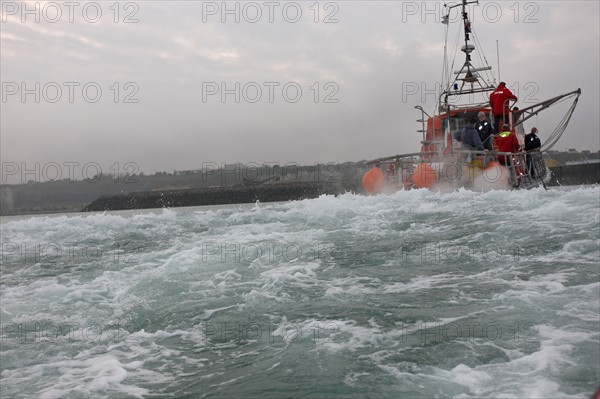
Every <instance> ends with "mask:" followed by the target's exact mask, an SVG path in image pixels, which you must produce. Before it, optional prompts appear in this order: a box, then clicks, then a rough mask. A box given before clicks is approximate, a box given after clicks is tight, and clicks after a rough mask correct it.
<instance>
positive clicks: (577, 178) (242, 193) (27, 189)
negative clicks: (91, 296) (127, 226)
mask: <svg viewBox="0 0 600 399" xmlns="http://www.w3.org/2000/svg"><path fill="white" fill-rule="evenodd" d="M545 158H546V162H547V164H548V166H549V167H550V170H551V171H552V175H553V177H552V180H551V181H550V182H549V185H550V186H553V185H556V186H558V185H580V184H599V183H600V152H594V153H592V152H589V151H583V152H577V151H574V150H570V151H567V152H549V153H548V154H546V155H545ZM226 168H227V169H226V170H210V171H202V170H193V171H174V172H173V173H167V172H158V173H155V174H154V175H144V174H140V175H136V176H128V177H127V178H118V177H117V178H115V176H110V175H107V176H96V177H95V178H94V179H93V182H86V181H68V180H64V181H56V182H28V183H26V184H5V185H0V215H2V216H12V215H27V214H31V215H35V214H51V213H65V212H81V211H98V210H116V209H142V208H144V209H145V208H155V207H178V206H195V205H217V204H230V203H248V202H255V201H257V200H258V201H260V202H270V201H286V200H299V199H305V198H314V197H318V196H319V195H322V194H329V195H337V194H341V193H344V192H357V193H360V192H362V186H361V179H362V175H363V173H364V172H365V171H366V168H367V163H366V161H360V162H346V163H340V164H317V165H310V166H294V167H287V168H286V167H283V166H282V167H280V166H278V165H262V166H254V167H252V168H250V167H248V166H246V165H242V164H232V165H227V166H226Z"/></svg>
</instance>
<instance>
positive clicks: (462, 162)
mask: <svg viewBox="0 0 600 399" xmlns="http://www.w3.org/2000/svg"><path fill="white" fill-rule="evenodd" d="M424 159H427V162H425V163H428V164H430V165H433V166H434V169H437V170H438V172H437V173H438V174H439V173H440V172H441V171H442V170H443V169H444V168H445V170H444V174H446V173H453V172H452V171H453V170H454V171H456V170H457V169H459V170H462V167H463V166H465V167H471V168H479V169H486V168H488V167H489V166H490V164H491V163H492V162H495V163H498V164H500V165H502V166H503V167H504V168H506V171H507V172H508V176H507V179H508V183H509V184H510V185H511V186H512V187H515V188H517V187H518V188H531V187H535V186H539V185H541V184H544V179H546V177H547V168H546V164H545V162H544V159H543V156H542V154H541V153H540V152H530V153H526V152H524V151H522V152H518V153H511V152H500V151H477V150H463V149H456V150H453V151H451V152H450V153H448V154H443V153H440V152H433V151H429V152H420V153H411V154H402V155H392V156H389V157H383V158H378V159H374V160H372V161H369V162H368V165H369V166H370V167H373V166H377V167H380V168H381V169H382V170H383V171H384V172H385V173H386V177H387V180H388V181H389V182H391V183H393V184H397V185H399V186H400V187H405V188H410V186H411V179H410V176H411V175H412V174H413V173H414V171H415V168H416V167H417V165H419V164H421V163H424ZM457 165H458V166H459V168H457V167H456V166H457ZM460 173H462V172H460Z"/></svg>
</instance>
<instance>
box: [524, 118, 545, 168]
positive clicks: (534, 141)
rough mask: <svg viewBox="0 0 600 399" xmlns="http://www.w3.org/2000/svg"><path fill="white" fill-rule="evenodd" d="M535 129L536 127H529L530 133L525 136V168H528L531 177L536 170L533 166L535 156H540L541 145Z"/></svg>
mask: <svg viewBox="0 0 600 399" xmlns="http://www.w3.org/2000/svg"><path fill="white" fill-rule="evenodd" d="M537 131H538V130H537V127H533V128H531V133H529V134H528V135H526V136H525V151H527V155H526V157H527V170H529V173H530V174H531V177H535V176H536V173H535V172H536V170H535V168H534V167H533V166H534V161H535V159H536V158H537V157H539V156H541V154H540V148H541V147H542V142H541V140H540V138H539V137H538V136H537V134H536V133H537Z"/></svg>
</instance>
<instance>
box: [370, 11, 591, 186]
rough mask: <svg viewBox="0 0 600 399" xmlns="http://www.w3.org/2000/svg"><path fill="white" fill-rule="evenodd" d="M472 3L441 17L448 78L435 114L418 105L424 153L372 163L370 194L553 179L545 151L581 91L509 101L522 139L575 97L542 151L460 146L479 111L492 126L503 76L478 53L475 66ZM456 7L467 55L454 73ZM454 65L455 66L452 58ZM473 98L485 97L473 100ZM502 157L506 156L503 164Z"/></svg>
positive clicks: (515, 129) (560, 131)
mask: <svg viewBox="0 0 600 399" xmlns="http://www.w3.org/2000/svg"><path fill="white" fill-rule="evenodd" d="M469 4H478V1H467V0H462V2H460V3H457V4H453V5H444V7H445V15H444V17H443V19H442V23H443V24H444V25H445V26H446V28H445V29H446V35H445V37H446V45H445V46H444V49H445V50H444V72H443V76H444V78H443V80H444V81H443V82H442V88H443V91H442V92H441V94H440V96H439V98H438V100H437V102H436V111H437V113H434V115H430V114H428V113H427V112H426V111H425V110H424V109H423V107H421V106H415V108H416V109H417V110H418V111H419V112H420V117H419V119H418V120H417V122H418V123H419V124H420V128H419V129H418V132H419V133H421V134H422V137H423V138H422V140H421V151H420V152H418V153H410V154H400V155H392V156H387V157H383V158H378V159H374V160H371V161H369V162H368V163H367V164H368V170H367V171H366V173H365V174H364V175H363V179H362V184H363V189H364V191H365V192H366V193H369V194H377V193H381V192H393V191H396V190H409V189H418V188H428V189H433V190H440V191H453V190H455V189H458V188H461V187H463V188H467V189H472V190H476V191H482V190H483V191H486V190H488V189H529V188H533V187H538V186H544V187H546V183H547V182H548V181H549V179H550V171H549V169H548V167H547V166H546V164H545V162H544V157H543V154H544V152H546V151H548V150H549V149H551V148H552V147H553V146H554V145H555V144H556V142H557V141H558V140H559V139H560V137H561V136H562V134H563V133H564V131H565V129H566V127H567V125H568V123H569V121H570V119H571V116H572V115H573V112H574V111H575V108H576V106H577V103H578V101H579V96H580V95H581V89H577V90H573V91H571V92H568V93H564V94H560V95H558V96H556V97H553V98H550V99H547V100H545V101H541V102H539V103H537V104H534V105H531V106H527V107H525V108H522V109H519V108H517V107H515V106H514V105H515V104H510V103H509V104H507V105H508V109H509V111H508V115H506V114H504V115H502V119H504V120H508V122H507V123H508V125H509V130H510V132H512V133H513V134H516V135H517V137H518V138H519V141H520V142H521V143H522V142H523V138H524V135H525V133H524V132H525V131H524V123H525V122H526V121H528V120H530V119H531V118H532V117H534V116H537V115H538V114H539V113H540V112H542V111H544V110H546V109H548V108H549V107H551V106H553V105H556V104H558V103H561V102H563V101H572V103H571V105H570V107H569V108H568V110H567V111H566V113H565V115H564V117H563V118H562V120H561V121H560V122H559V123H558V124H557V125H556V126H555V128H554V131H553V132H552V133H551V134H550V136H549V137H548V138H547V139H546V140H545V142H544V143H543V145H542V147H541V149H540V150H539V151H536V152H529V153H528V154H526V153H525V152H524V151H520V152H516V153H508V152H500V151H498V150H497V148H496V147H495V146H494V148H493V149H492V150H491V151H477V150H465V149H464V148H462V147H461V144H460V143H459V142H458V141H457V140H455V139H454V137H455V135H456V134H457V132H458V133H459V132H460V131H461V129H462V128H463V127H464V126H465V125H466V123H467V121H468V120H470V119H474V118H477V115H478V114H479V112H484V113H485V115H486V116H487V120H488V122H489V123H491V124H492V125H493V124H494V115H493V112H492V108H491V106H490V103H489V96H490V93H492V92H493V91H494V90H495V89H496V87H497V86H498V85H497V82H498V81H499V77H498V80H497V79H496V77H495V76H494V74H493V73H492V67H491V66H490V65H488V64H487V61H486V57H485V56H483V57H478V59H479V60H481V61H483V63H482V66H480V67H475V66H474V62H475V61H474V59H473V58H474V57H473V55H475V54H476V52H475V49H476V47H475V45H474V42H477V40H476V38H475V36H474V32H473V30H472V26H471V22H470V20H469V15H468V13H467V6H468V5H469ZM456 7H460V9H459V11H460V12H461V14H460V15H461V16H462V22H463V24H462V28H460V31H461V32H460V33H462V34H463V39H464V44H463V45H462V47H461V49H460V51H461V52H462V53H464V55H465V61H464V64H463V66H462V68H461V69H459V70H458V71H452V70H451V67H450V66H449V63H448V61H447V60H449V59H450V57H448V54H447V48H448V46H447V44H448V36H449V35H448V30H449V25H450V23H449V22H450V13H451V11H452V10H453V9H454V8H456ZM457 54H459V53H458V52H457ZM455 57H456V56H454V57H452V59H454V58H455ZM451 65H454V62H452V64H451ZM475 98H479V99H480V100H482V101H475V100H474V99H475ZM503 122H504V121H503ZM500 126H502V124H500ZM494 133H495V134H498V133H499V132H494ZM528 157H529V158H530V159H529V162H528V160H527V158H528ZM499 160H502V163H501V162H499Z"/></svg>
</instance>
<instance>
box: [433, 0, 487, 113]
mask: <svg viewBox="0 0 600 399" xmlns="http://www.w3.org/2000/svg"><path fill="white" fill-rule="evenodd" d="M469 4H477V5H478V4H479V0H471V1H469V0H462V1H461V3H459V4H454V5H451V6H448V5H445V6H446V7H447V9H448V14H447V15H446V16H444V18H443V23H446V24H447V23H448V22H449V18H450V11H451V10H452V9H453V8H455V7H460V11H461V16H462V22H463V41H464V44H463V46H462V48H461V51H462V52H463V53H465V62H464V64H463V66H462V68H461V69H460V70H458V71H454V74H455V78H454V81H453V82H448V86H447V88H446V90H445V91H444V92H443V93H442V96H443V98H444V100H443V102H442V101H440V106H441V107H440V108H442V109H443V110H444V111H446V110H449V109H450V104H449V101H448V100H449V97H453V96H460V95H463V94H475V93H483V92H488V91H492V90H494V86H493V85H491V84H488V83H487V82H482V81H481V80H480V79H481V76H480V75H479V73H478V72H481V71H489V70H491V69H492V67H491V66H489V65H486V66H483V67H479V68H476V67H474V66H473V63H472V58H471V54H472V53H473V51H474V50H475V45H473V44H471V35H472V34H473V33H472V30H471V21H470V20H469V14H468V12H467V6H468V5H469ZM459 81H460V82H459ZM476 85H477V86H476Z"/></svg>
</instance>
